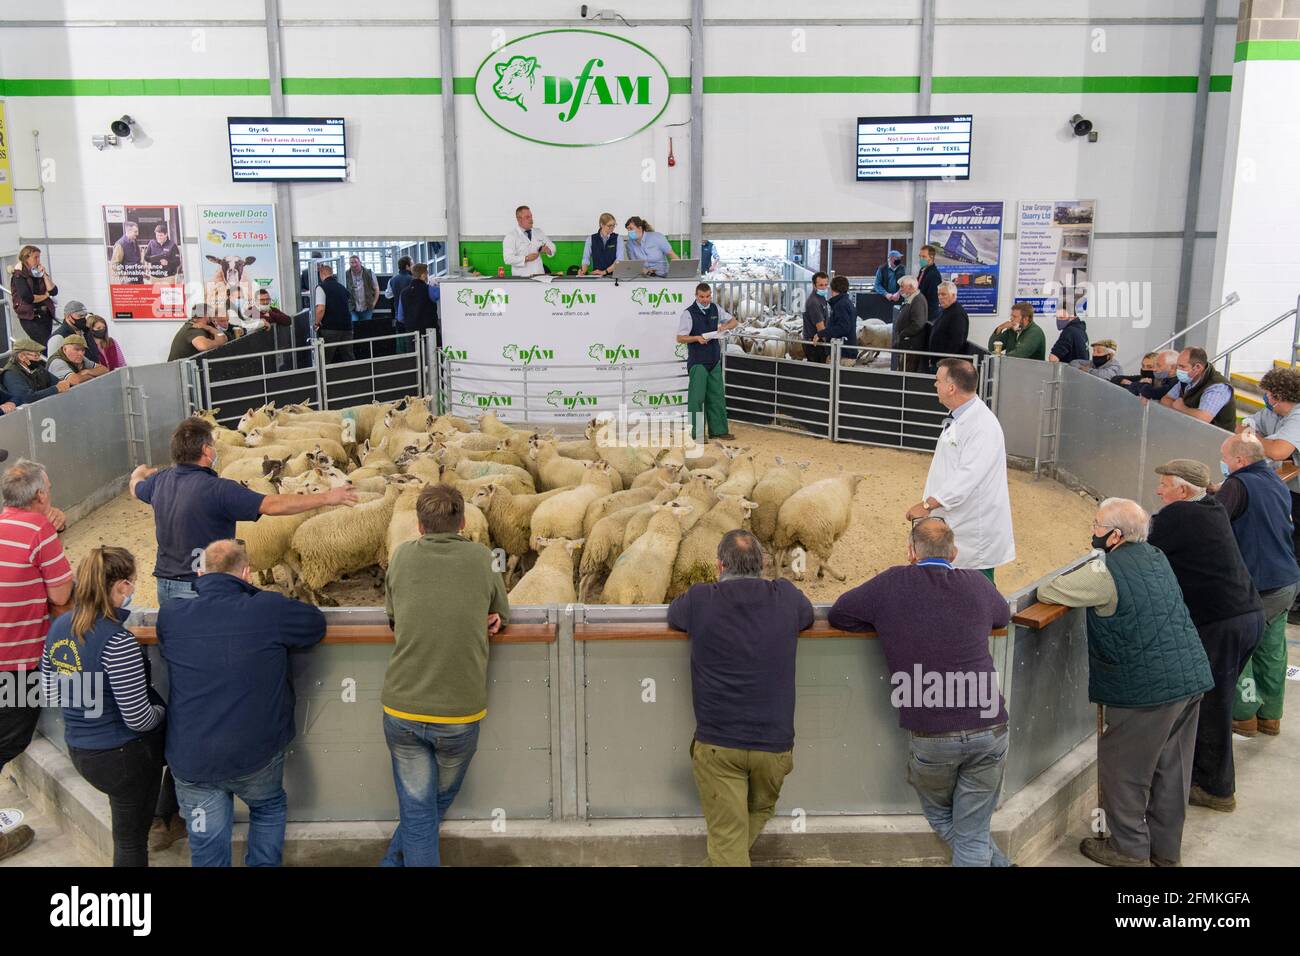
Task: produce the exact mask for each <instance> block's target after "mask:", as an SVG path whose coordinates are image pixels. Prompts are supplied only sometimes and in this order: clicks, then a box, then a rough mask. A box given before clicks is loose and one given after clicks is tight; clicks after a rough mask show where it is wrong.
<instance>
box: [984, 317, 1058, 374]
mask: <svg viewBox="0 0 1300 956" xmlns="http://www.w3.org/2000/svg"><path fill="white" fill-rule="evenodd" d="M995 342H1001V343H1002V354H1003V355H1009V356H1011V357H1012V358H1029V359H1038V361H1040V362H1041V361H1043V359H1044V358H1045V357H1046V356H1047V337H1046V336H1044V335H1043V330H1042V329H1040V328H1039V327H1038V323H1036V322H1035V321H1034V306H1033V303H1030V302H1017V303H1015V305H1013V306H1011V318H1010V319H1009V320H1008V321H1006V322H1003V323H1002V324H1001V325H999V326H998V327H997V328H996V329H994V330H993V334H992V335H990V336H989V351H990V352H992V351H993V345H994V343H995Z"/></svg>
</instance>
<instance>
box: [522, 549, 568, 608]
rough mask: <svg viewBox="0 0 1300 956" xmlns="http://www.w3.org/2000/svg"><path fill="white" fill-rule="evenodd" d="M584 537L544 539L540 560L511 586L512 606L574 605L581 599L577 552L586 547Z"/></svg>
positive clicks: (538, 558) (539, 555)
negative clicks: (576, 586) (575, 563)
mask: <svg viewBox="0 0 1300 956" xmlns="http://www.w3.org/2000/svg"><path fill="white" fill-rule="evenodd" d="M582 542H583V539H582V538H578V539H576V540H572V541H570V540H567V539H565V538H540V539H538V541H537V546H538V548H540V549H541V553H540V554H538V556H537V563H536V564H534V565H533V566H532V568H530V569H529V571H528V573H527V574H525V575H524V576H523V577H522V578H520V579H519V583H518V584H516V585H515V586H514V587H513V588H511V589H510V594H509V598H510V603H511V605H520V604H572V603H573V602H574V601H575V600H577V594H576V593H575V592H574V589H573V553H574V552H575V551H577V550H579V549H580V548H581V547H582Z"/></svg>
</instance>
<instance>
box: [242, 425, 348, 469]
mask: <svg viewBox="0 0 1300 956" xmlns="http://www.w3.org/2000/svg"><path fill="white" fill-rule="evenodd" d="M248 447H249V448H252V449H258V448H262V449H266V448H287V449H288V450H289V455H297V454H300V453H301V452H304V451H310V452H314V453H315V454H316V455H317V457H319V456H320V455H327V456H328V457H329V458H330V460H332V461H333V462H334V463H335V464H337V465H347V464H348V463H349V462H351V460H352V459H351V456H349V455H348V453H347V451H346V450H345V449H344V448H343V446H342V445H341V444H339V443H338V442H336V441H333V440H332V439H329V438H287V439H283V440H281V441H275V442H272V441H270V440H269V438H268V437H267V436H266V435H265V433H263V432H262V430H261V429H254V430H253V431H251V432H250V433H249V435H248ZM289 455H286V456H285V457H289Z"/></svg>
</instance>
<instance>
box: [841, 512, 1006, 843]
mask: <svg viewBox="0 0 1300 956" xmlns="http://www.w3.org/2000/svg"><path fill="white" fill-rule="evenodd" d="M907 550H908V560H909V562H910V563H909V564H907V565H902V566H899V567H894V568H889V569H888V570H886V571H882V572H881V573H880V574H878V575H876V576H875V577H874V578H872V579H871V580H870V581H867V582H865V583H863V584H860V585H858V586H857V587H856V588H854V589H853V590H851V591H848V592H846V593H844V594H841V595H840V597H839V600H837V601H836V602H835V605H834V606H833V607H832V608H831V611H830V614H829V615H828V619H829V621H830V624H831V626H832V627H837V628H839V629H840V630H843V631H872V630H874V631H876V632H877V634H878V635H879V637H880V643H881V645H882V648H883V650H884V652H885V661H886V663H887V664H888V666H889V671H890V675H891V676H890V686H891V687H893V691H892V693H891V694H890V702H891V703H892V704H893V705H894V706H895V707H896V708H898V723H899V726H901V727H902V728H903V729H904V730H908V731H910V732H911V759H910V760H909V761H908V767H907V780H908V783H910V784H911V785H912V787H913V789H915V790H916V794H917V796H918V797H920V799H921V810H922V812H924V813H925V818H926V819H927V820H929V821H930V826H932V827H933V828H934V830H935V832H936V833H938V834H939V836H940V837H942V838H943V841H944V842H945V843H947V844H948V845H949V846H950V847H951V848H952V865H953V866H1011V865H1012V864H1011V861H1009V860H1008V859H1007V858H1006V856H1004V855H1003V854H1002V852H1001V851H1000V850H999V849H998V848H997V845H996V844H995V843H994V842H993V837H992V834H991V833H990V821H991V820H992V818H993V810H994V808H995V807H996V806H997V802H998V791H999V790H1000V789H1001V787H1002V774H1003V771H1004V769H1005V767H1006V759H1007V711H1006V708H1005V706H1004V705H1003V702H1002V695H1001V694H1000V693H999V692H998V675H997V671H996V669H995V668H994V666H993V657H992V655H991V654H990V653H989V634H990V632H992V631H993V630H995V629H997V628H1002V627H1006V626H1007V623H1008V620H1009V618H1010V611H1009V609H1008V608H1007V602H1006V601H1005V600H1004V599H1003V597H1002V595H1001V594H999V593H998V590H997V588H995V587H994V586H993V584H992V582H990V581H989V579H988V578H986V577H985V576H984V575H983V574H982V573H981V572H979V571H973V570H969V569H962V568H955V567H953V563H952V562H953V560H954V559H955V558H956V557H957V545H956V543H955V541H954V539H953V534H952V529H951V528H949V527H948V525H947V523H946V522H945V521H944V520H943V519H942V518H921V519H920V520H918V521H916V522H914V523H913V525H912V536H911V541H910V542H909V544H908V549H907Z"/></svg>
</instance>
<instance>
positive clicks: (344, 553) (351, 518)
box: [284, 485, 401, 606]
mask: <svg viewBox="0 0 1300 956" xmlns="http://www.w3.org/2000/svg"><path fill="white" fill-rule="evenodd" d="M400 491H401V490H400V489H399V488H398V487H397V486H396V485H391V486H389V488H388V490H387V491H386V492H385V493H384V495H383V497H381V498H378V499H376V500H373V501H366V502H365V503H363V504H358V505H356V506H354V507H351V508H348V507H338V508H328V509H325V510H324V511H323V512H322V513H320V514H317V515H315V516H313V517H312V518H310V519H308V520H307V521H304V522H303V523H302V524H301V525H299V527H298V528H297V530H295V531H294V533H293V537H292V538H291V539H290V543H289V549H288V551H287V552H286V553H285V556H284V563H285V564H286V565H287V566H288V567H289V568H290V570H291V571H292V572H293V574H294V575H295V576H296V578H297V580H298V581H299V582H300V583H301V585H302V587H303V589H304V590H305V592H306V593H307V594H308V595H309V596H310V597H311V598H312V599H313V600H314V601H315V603H317V604H324V605H330V606H333V605H335V604H337V603H338V602H337V601H335V600H334V599H333V598H329V597H327V596H326V595H324V594H322V593H321V590H322V589H323V588H324V587H325V586H326V585H328V584H330V583H332V582H334V581H337V580H338V579H339V578H340V577H342V576H343V575H345V574H352V573H355V572H357V571H361V570H363V569H365V568H369V567H371V566H372V565H375V564H378V562H379V561H380V560H381V559H382V558H383V556H384V551H385V549H386V547H387V539H388V525H389V523H390V521H391V520H392V517H393V507H394V505H395V504H396V503H397V496H398V495H399V494H400ZM358 497H360V496H358Z"/></svg>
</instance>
